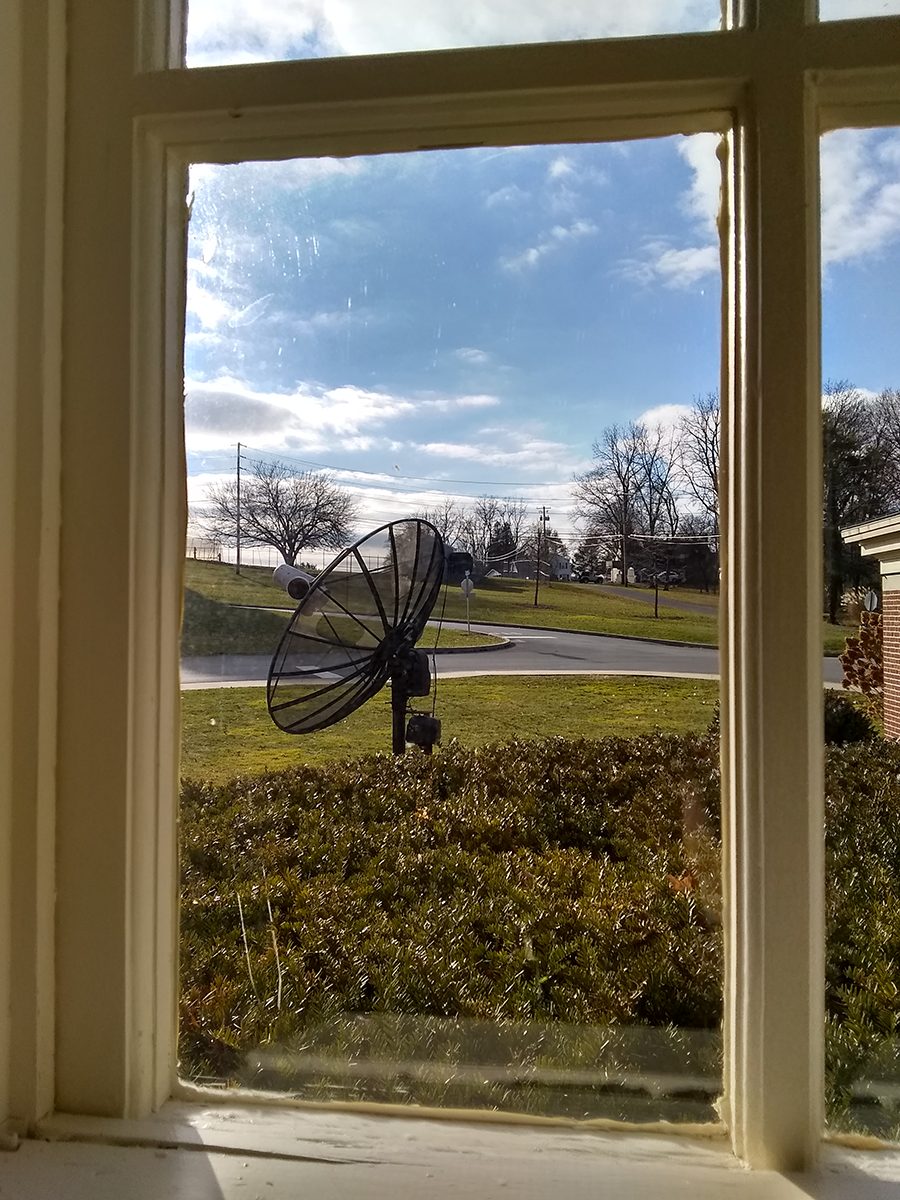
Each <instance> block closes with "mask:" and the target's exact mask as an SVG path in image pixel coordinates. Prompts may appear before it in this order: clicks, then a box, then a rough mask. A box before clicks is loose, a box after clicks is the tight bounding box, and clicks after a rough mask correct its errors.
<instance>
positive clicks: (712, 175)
mask: <svg viewBox="0 0 900 1200" xmlns="http://www.w3.org/2000/svg"><path fill="white" fill-rule="evenodd" d="M720 141H721V138H720V137H719V134H717V133H696V134H694V135H693V136H692V137H684V138H681V139H680V141H679V143H678V153H679V154H680V155H681V157H682V158H683V159H684V160H685V162H686V163H687V164H688V165H689V166H690V168H691V170H692V171H693V172H694V178H693V181H692V182H691V186H690V188H689V189H688V191H687V193H686V194H685V195H684V196H683V197H682V204H683V207H684V209H685V211H686V212H687V213H688V214H689V215H690V216H692V217H694V218H695V219H696V220H697V221H699V222H700V224H701V226H703V228H704V229H705V230H706V232H707V233H709V234H710V235H712V236H715V235H716V218H717V217H718V214H719V196H720V192H721V187H722V171H721V167H720V165H719V159H718V156H717V154H716V150H717V149H718V146H719V142H720Z"/></svg>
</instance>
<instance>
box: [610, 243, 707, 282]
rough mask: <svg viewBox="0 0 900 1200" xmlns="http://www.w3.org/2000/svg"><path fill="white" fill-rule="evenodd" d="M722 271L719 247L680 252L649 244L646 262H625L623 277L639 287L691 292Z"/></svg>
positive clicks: (647, 244) (623, 264) (623, 262)
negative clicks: (655, 285)
mask: <svg viewBox="0 0 900 1200" xmlns="http://www.w3.org/2000/svg"><path fill="white" fill-rule="evenodd" d="M718 270H719V247H718V246H715V245H714V246H688V247H686V248H685V249H683V250H677V249H675V247H674V246H670V245H668V244H667V243H666V242H662V241H652V242H647V243H646V244H645V247H644V256H643V257H642V258H634V259H625V260H623V261H622V262H621V263H620V264H619V271H620V273H621V274H622V275H623V276H624V277H625V278H626V279H631V280H633V281H634V282H635V283H642V284H650V283H653V282H655V281H659V282H661V283H662V284H663V285H664V286H665V287H669V288H689V287H691V286H692V285H693V284H695V283H697V282H698V281H699V280H700V279H703V277H704V276H706V275H712V274H715V273H717V272H718Z"/></svg>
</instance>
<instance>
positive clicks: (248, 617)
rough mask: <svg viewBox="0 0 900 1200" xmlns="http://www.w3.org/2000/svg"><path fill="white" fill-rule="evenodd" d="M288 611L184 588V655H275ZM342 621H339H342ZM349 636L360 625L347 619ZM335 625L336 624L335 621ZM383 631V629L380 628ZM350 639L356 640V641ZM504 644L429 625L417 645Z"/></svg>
mask: <svg viewBox="0 0 900 1200" xmlns="http://www.w3.org/2000/svg"><path fill="white" fill-rule="evenodd" d="M289 616H290V614H289V613H288V612H286V611H285V612H269V611H267V610H263V609H256V608H235V607H232V606H231V605H228V604H222V603H220V602H219V601H216V600H210V599H208V598H207V597H206V596H200V595H198V594H197V592H195V591H193V590H192V589H185V593H184V619H183V623H182V629H181V653H182V654H183V655H184V656H185V657H192V656H197V655H199V656H205V655H214V654H274V653H275V650H276V648H277V646H278V643H279V641H280V640H281V635H282V634H283V633H284V630H285V628H286V627H287V623H288V619H289ZM341 619H342V618H336V619H335V620H337V621H339V620H341ZM344 621H345V624H346V626H347V632H348V633H354V634H355V633H357V632H358V631H359V626H358V625H357V624H356V623H355V622H351V621H350V620H349V619H346V618H344ZM333 623H334V621H333ZM378 628H379V629H380V626H379V627H378ZM349 640H351V641H354V640H355V638H352V637H351V638H350V639H349ZM502 641H503V639H502V638H500V637H495V636H492V635H491V634H486V633H466V631H465V630H464V629H442V630H441V631H440V637H438V629H437V627H436V626H432V625H429V626H428V628H427V629H426V630H425V632H424V633H423V634H422V637H421V638H420V639H419V642H418V645H419V646H422V647H423V648H424V649H426V650H428V649H431V647H432V646H434V645H435V643H437V645H438V646H442V647H443V648H444V649H445V650H447V649H450V648H452V647H460V646H465V647H467V648H470V649H474V648H475V647H476V646H495V645H499V644H500V643H501V642H502Z"/></svg>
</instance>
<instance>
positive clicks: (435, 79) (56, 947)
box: [0, 0, 900, 1170]
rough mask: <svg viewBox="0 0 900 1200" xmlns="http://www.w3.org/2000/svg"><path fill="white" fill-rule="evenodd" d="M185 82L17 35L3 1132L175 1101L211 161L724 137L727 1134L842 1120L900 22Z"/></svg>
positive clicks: (120, 29)
mask: <svg viewBox="0 0 900 1200" xmlns="http://www.w3.org/2000/svg"><path fill="white" fill-rule="evenodd" d="M813 7H814V6H813V2H812V0H755V2H754V0H745V2H744V3H743V4H741V5H740V11H739V12H736V14H735V19H734V21H733V22H732V28H729V29H727V30H723V31H722V32H719V33H698V34H683V35H675V36H669V37H665V38H635V39H627V40H619V41H608V42H602V41H599V42H584V43H569V44H550V45H537V46H535V45H528V46H518V47H502V48H487V49H477V50H461V51H437V52H429V53H421V54H405V55H397V56H378V57H371V58H349V59H335V60H318V61H305V62H288V63H272V64H262V65H251V66H235V67H220V68H211V69H204V70H191V71H187V70H183V69H179V62H180V57H179V56H180V53H181V51H180V45H181V29H182V22H183V11H182V7H181V3H180V0H130V2H129V0H68V2H67V3H66V2H65V0H8V3H7V4H6V6H5V7H4V8H3V9H2V11H0V101H2V104H3V105H4V106H5V107H3V108H2V112H3V114H4V116H3V123H2V125H0V154H2V155H3V157H4V160H8V161H9V162H11V163H13V164H14V167H15V169H14V170H13V171H11V172H7V173H6V174H5V175H4V176H3V177H2V178H0V254H2V256H3V262H4V263H6V264H8V266H9V269H8V270H5V271H4V272H2V273H0V353H2V355H3V363H4V364H7V363H8V364H9V366H8V369H7V368H6V365H4V370H3V372H2V376H0V561H2V562H3V563H4V564H8V569H7V570H6V571H5V573H3V574H2V578H0V650H2V653H0V849H2V855H3V859H2V862H3V865H4V867H5V874H4V878H5V879H6V880H7V881H8V886H7V887H6V888H4V889H3V890H2V891H0V961H2V963H3V965H4V967H6V968H8V969H7V970H6V971H5V972H4V974H3V976H2V978H0V1000H2V1001H3V1003H2V1004H0V1013H2V1016H0V1103H2V1106H3V1111H4V1112H5V1114H6V1115H8V1116H9V1117H10V1118H12V1119H13V1120H15V1121H17V1122H18V1123H19V1124H21V1125H25V1126H27V1125H29V1124H31V1123H33V1122H34V1121H36V1120H38V1119H39V1118H41V1117H42V1116H44V1115H45V1114H46V1113H48V1112H50V1111H52V1110H57V1111H62V1112H71V1113H81V1114H99V1115H106V1116H113V1117H139V1116H141V1115H143V1114H146V1113H148V1112H151V1111H152V1110H154V1109H155V1108H157V1107H158V1106H159V1105H160V1104H161V1103H162V1102H163V1101H164V1100H166V1098H167V1097H169V1096H170V1095H171V1094H172V1091H173V1088H174V1086H175V1043H176V1027H175V1000H176V989H177V883H176V878H177V871H176V826H177V775H178V742H179V730H178V721H179V713H178V695H179V689H178V628H179V620H180V603H181V594H180V593H181V563H182V559H183V553H184V527H185V518H186V506H185V501H184V460H183V432H182V429H183V422H182V366H181V345H182V319H183V297H184V275H185V253H184V250H185V247H184V238H185V215H186V210H185V203H184V198H185V188H186V172H187V165H188V164H189V163H190V162H192V161H215V162H231V161H238V160H243V159H271V158H285V157H289V156H296V155H324V154H336V155H347V154H374V153H383V152H396V151H403V150H416V149H421V148H425V147H429V146H431V147H433V146H454V145H470V144H473V143H476V144H479V143H488V144H498V145H503V144H514V143H535V142H549V143H560V142H566V141H604V140H620V139H625V138H633V137H651V136H662V135H666V134H674V133H692V132H696V131H699V130H715V131H719V132H720V133H722V134H723V139H724V140H723V143H722V145H723V152H722V158H723V178H724V181H725V186H724V194H725V204H724V205H723V211H722V218H721V234H722V246H723V252H722V262H723V282H724V297H725V299H724V303H723V341H722V345H723V351H722V363H723V367H722V395H723V397H724V398H725V402H724V404H723V420H724V445H725V455H724V457H725V464H726V465H725V469H724V471H723V477H724V485H723V496H722V509H723V515H722V528H723V533H724V546H725V555H724V585H723V600H722V613H723V622H722V713H723V749H722V756H723V757H722V763H723V806H724V812H723V818H724V856H725V861H724V878H725V893H726V904H725V912H726V937H727V941H726V978H725V992H726V1021H725V1041H726V1071H725V1097H724V1113H723V1115H724V1118H725V1121H726V1124H727V1126H728V1129H729V1130H730V1134H731V1138H732V1143H733V1147H734V1150H735V1152H736V1153H737V1154H738V1155H739V1156H740V1157H742V1158H743V1159H744V1160H745V1161H746V1162H748V1163H749V1164H751V1165H753V1166H760V1167H772V1168H777V1169H780V1170H783V1169H791V1168H794V1169H796V1168H800V1167H802V1166H805V1165H809V1164H811V1163H812V1162H813V1161H814V1160H815V1158H816V1155H817V1151H818V1146H819V1142H820V1137H821V1132H822V1123H823V1114H822V1097H823V991H824V913H823V838H822V826H823V804H822V757H823V756H822V738H821V648H820V644H819V638H820V632H819V630H820V590H821V561H820V559H821V549H820V545H821V501H820V494H821V493H820V475H821V464H820V433H819V421H820V411H819V409H820V400H819V397H820V379H819V359H820V352H819V336H820V333H819V264H818V219H819V199H818V153H819V145H818V139H819V134H820V133H821V132H822V131H824V130H826V129H831V128H836V127H839V126H848V125H853V126H877V125H888V124H900V19H898V18H877V19H865V20H855V21H846V22H835V23H828V24H824V23H823V24H816V23H815V20H814V16H815V14H814V11H813Z"/></svg>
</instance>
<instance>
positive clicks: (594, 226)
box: [185, 0, 900, 532]
mask: <svg viewBox="0 0 900 1200" xmlns="http://www.w3.org/2000/svg"><path fill="white" fill-rule="evenodd" d="M842 2H843V3H849V0H842ZM891 2H892V3H893V0H891ZM264 7H265V6H262V5H257V6H255V9H256V10H261V9H263V8H264ZM328 7H329V11H331V13H332V15H334V14H336V13H337V14H339V13H344V15H345V16H346V15H347V13H348V12H351V14H352V11H353V10H354V4H352V3H350V0H346V2H345V3H343V4H337V3H334V4H332V5H329V6H328ZM422 7H423V11H425V12H426V13H428V12H431V11H432V9H435V8H437V6H432V7H431V8H429V6H428V5H427V4H425V5H424V6H422ZM503 7H504V6H503V5H502V4H498V6H497V11H499V12H500V13H501V16H502V9H503ZM620 7H628V6H620ZM218 8H219V10H220V17H221V19H220V21H219V25H218V26H216V25H215V22H214V21H213V19H212V17H210V23H209V24H208V26H206V27H204V28H205V29H206V34H207V35H208V37H209V38H211V39H212V42H216V37H218V39H219V40H218V42H217V43H216V44H218V45H219V51H218V52H219V53H220V54H221V53H223V51H222V46H224V45H226V43H227V41H228V37H229V36H231V34H229V32H228V30H229V28H230V27H229V26H228V20H229V19H230V18H229V14H232V16H233V14H234V12H235V11H236V10H237V6H234V5H232V6H231V7H229V5H228V4H220V5H219V6H218ZM402 8H403V6H402V5H400V6H398V8H397V10H394V9H392V10H391V11H392V12H393V11H399V10H400V9H402ZM540 8H541V6H540V5H538V4H537V3H534V4H533V5H531V4H525V5H524V9H523V12H525V13H526V15H527V13H539V12H540ZM582 8H583V9H584V10H585V11H587V10H588V9H589V8H591V11H592V12H594V13H596V12H597V11H600V12H601V13H603V12H605V11H607V10H606V9H605V7H604V6H603V5H599V6H593V7H592V6H589V5H588V4H587V3H585V4H584V5H583V6H582ZM701 8H702V5H693V4H688V3H685V4H681V5H679V4H677V3H673V4H666V5H662V4H655V3H650V2H649V0H648V2H647V3H646V4H636V5H635V7H634V8H629V12H630V14H631V16H630V19H631V20H632V23H634V21H635V20H636V19H637V17H641V18H642V19H644V21H645V25H646V28H644V29H639V30H634V29H632V30H630V31H631V32H647V31H648V30H652V29H653V21H655V20H659V19H661V14H666V18H667V19H669V20H670V21H673V20H674V21H676V23H677V22H678V21H681V23H682V25H683V26H684V25H687V26H689V25H690V21H691V20H694V21H699V19H700V15H698V14H700V9H701ZM275 10H277V13H280V14H281V17H282V18H283V23H282V25H281V26H279V24H278V22H277V21H275V22H274V24H273V26H272V27H269V26H266V27H265V29H266V30H267V31H268V32H267V33H266V36H268V37H269V39H270V41H269V43H266V46H264V47H263V48H264V49H266V53H267V54H273V55H274V53H275V50H278V49H280V52H281V56H282V57H283V56H285V54H286V49H285V48H286V47H288V49H289V48H290V46H296V45H297V44H298V38H300V33H299V31H300V30H301V28H302V27H304V26H303V21H304V20H306V19H307V17H308V15H309V12H310V11H311V9H310V8H308V7H307V6H304V5H302V4H291V5H288V4H286V3H285V4H280V5H274V8H273V9H272V11H275ZM578 10H579V6H578V5H577V4H575V5H573V6H572V8H571V10H569V11H570V12H572V13H576V15H577V12H578ZM195 11H201V12H202V11H205V9H204V5H203V4H201V3H200V2H199V0H195V5H194V6H192V12H195ZM211 11H212V10H210V12H211ZM490 11H494V10H490ZM304 14H306V16H304ZM258 15H259V12H258V11H257V16H258ZM276 15H277V14H276ZM320 15H321V14H320ZM247 19H248V20H249V18H247ZM498 19H499V18H498ZM290 20H293V22H294V24H293V26H292V28H293V33H292V34H290V36H289V35H288V32H287V31H288V27H289V25H290ZM547 20H549V18H547V19H546V20H545V22H544V26H542V27H541V28H542V30H543V35H544V36H548V35H547V28H546V24H547ZM536 21H537V18H536ZM539 23H540V22H537V23H536V24H535V25H534V28H537V26H538V24H539ZM526 24H527V22H526ZM217 28H218V30H219V33H218V34H216V32H215V31H216V29H217ZM317 28H318V29H319V30H320V32H321V29H322V28H323V27H322V25H321V22H320V23H319V25H318V26H317ZM279 29H280V30H281V34H280V35H279V36H280V37H281V42H280V43H279V45H275V43H274V42H273V41H272V39H273V38H275V37H276V34H277V33H278V30H279ZM273 31H274V32H273ZM232 32H233V31H232ZM421 32H422V31H421V29H420V35H421ZM451 32H452V30H451ZM445 35H446V36H449V34H446V31H445ZM329 36H331V35H329ZM262 38H263V33H259V38H258V42H259V44H258V45H257V50H258V52H260V53H261V52H262V51H261V49H260V47H261V46H263V43H262V40H260V39H262ZM291 38H293V41H292V40H291ZM300 41H302V38H300ZM198 44H199V43H198ZM715 147H716V138H715V136H714V135H699V136H697V137H694V138H667V139H659V140H651V141H642V142H631V143H628V144H616V145H573V146H540V147H525V148H520V147H515V148H506V149H474V150H463V151H459V150H457V151H435V152H423V153H418V154H411V155H386V156H380V157H371V158H365V159H344V160H338V159H311V160H295V161H292V162H286V163H245V164H239V165H236V166H209V165H199V166H197V167H195V168H194V170H193V171H192V179H191V187H192V190H193V193H194V205H193V215H192V219H191V226H190V238H189V251H188V256H189V262H188V268H189V271H188V275H189V292H188V313H187V337H186V346H185V374H186V392H187V440H188V452H189V455H188V469H189V475H190V487H189V494H190V497H191V500H192V502H193V503H195V504H196V503H199V502H202V497H203V493H204V488H205V485H206V484H207V483H208V482H209V480H210V479H211V478H213V477H214V476H218V477H221V474H222V473H224V472H230V471H232V470H233V464H234V453H235V450H234V447H235V444H236V443H237V442H238V441H240V442H242V443H243V444H245V445H246V446H248V447H250V448H251V449H250V450H248V454H249V455H250V456H251V457H252V456H253V455H254V454H255V453H263V454H275V455H278V456H283V457H285V458H289V459H292V460H294V461H296V463H297V465H298V466H305V465H314V466H318V465H323V466H328V467H330V468H332V469H334V470H335V471H336V473H337V477H338V478H339V479H340V480H341V481H342V482H343V483H345V484H346V485H347V486H350V487H352V488H353V489H354V490H355V491H357V492H358V494H359V496H360V498H361V501H362V506H363V518H362V520H361V525H363V526H365V525H367V524H374V523H378V522H380V521H383V520H389V519H391V518H395V517H400V516H403V515H406V514H408V513H409V512H410V511H412V510H414V509H417V508H422V507H424V506H430V505H432V504H434V503H435V502H437V500H438V499H439V498H440V497H441V496H442V495H444V494H448V493H449V494H453V495H457V496H460V497H461V498H463V499H465V498H466V497H471V496H474V495H479V494H485V493H487V494H493V495H502V496H507V495H516V496H522V497H524V498H525V499H527V500H528V502H529V503H530V504H533V505H535V506H538V505H540V504H548V505H549V506H550V508H551V520H552V521H553V523H554V524H555V525H556V526H557V527H558V528H559V529H560V530H561V531H562V532H568V531H569V530H570V528H571V525H570V521H569V518H568V515H567V510H568V509H569V507H570V502H569V496H568V493H569V487H570V484H571V480H572V476H573V474H574V473H575V472H577V471H581V470H584V469H585V468H586V467H588V466H589V464H590V458H591V443H592V441H593V440H594V438H596V437H597V436H598V435H599V434H600V432H601V430H602V429H603V427H604V426H605V425H608V424H610V423H612V422H622V421H627V420H630V419H636V418H644V419H647V420H648V421H650V422H656V421H661V422H662V423H664V424H670V423H671V422H672V421H673V420H674V419H676V418H677V415H678V412H679V411H680V409H681V407H682V406H684V405H688V404H690V403H691V401H692V399H693V398H694V397H695V396H697V395H698V394H700V393H704V392H707V391H710V390H713V389H714V388H715V387H716V386H717V384H718V372H719V365H718V364H719V270H718V250H717V246H716V237H715V224H714V218H715V212H716V206H717V201H718V185H719V174H718V164H717V160H716V157H715ZM823 259H824V264H825V265H824V274H823V302H824V303H823V316H824V329H823V374H824V376H825V378H847V379H850V380H851V381H852V382H854V383H856V384H857V385H858V386H860V387H862V388H865V389H868V390H871V391H878V390H880V389H881V388H883V387H887V386H893V387H898V386H900V348H898V347H900V337H898V335H897V318H898V308H900V306H898V296H897V280H898V278H900V133H898V132H897V131H895V130H894V131H891V130H889V131H874V132H858V131H842V132H840V133H836V134H832V135H829V136H828V137H827V138H826V139H824V142H823Z"/></svg>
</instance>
